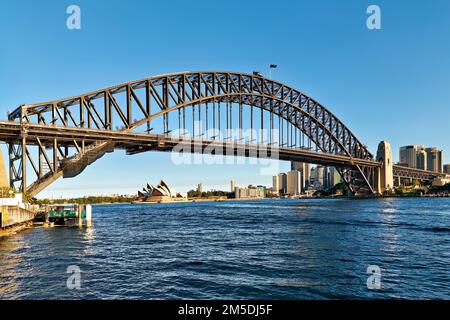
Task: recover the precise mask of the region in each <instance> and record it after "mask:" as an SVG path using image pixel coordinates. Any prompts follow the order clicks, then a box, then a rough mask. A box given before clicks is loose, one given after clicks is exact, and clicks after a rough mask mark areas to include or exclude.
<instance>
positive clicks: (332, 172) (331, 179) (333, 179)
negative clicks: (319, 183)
mask: <svg viewBox="0 0 450 320" xmlns="http://www.w3.org/2000/svg"><path fill="white" fill-rule="evenodd" d="M327 179H328V181H327V183H326V188H329V189H331V188H333V187H334V186H335V185H337V184H339V183H341V182H342V181H343V180H342V177H341V175H340V174H339V172H338V171H337V170H336V168H335V167H331V168H328V176H327Z"/></svg>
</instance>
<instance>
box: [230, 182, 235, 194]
mask: <svg viewBox="0 0 450 320" xmlns="http://www.w3.org/2000/svg"><path fill="white" fill-rule="evenodd" d="M235 187H236V181H234V179H232V180H231V181H230V190H231V192H234V189H235Z"/></svg>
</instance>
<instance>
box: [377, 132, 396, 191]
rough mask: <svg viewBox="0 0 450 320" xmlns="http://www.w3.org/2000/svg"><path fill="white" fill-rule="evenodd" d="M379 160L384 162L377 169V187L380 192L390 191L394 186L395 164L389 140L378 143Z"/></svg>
mask: <svg viewBox="0 0 450 320" xmlns="http://www.w3.org/2000/svg"><path fill="white" fill-rule="evenodd" d="M377 160H378V161H380V162H381V163H382V166H381V168H379V169H378V170H377V175H378V177H377V178H376V183H377V186H376V189H377V191H378V193H379V194H383V193H384V192H385V191H389V190H391V189H392V188H393V187H394V167H393V166H394V164H393V161H392V147H391V144H390V143H389V142H387V141H381V142H380V143H379V144H378V150H377Z"/></svg>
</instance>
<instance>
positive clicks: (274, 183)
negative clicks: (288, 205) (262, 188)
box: [272, 175, 280, 194]
mask: <svg viewBox="0 0 450 320" xmlns="http://www.w3.org/2000/svg"><path fill="white" fill-rule="evenodd" d="M279 181H280V180H279V179H278V175H276V176H273V177H272V190H273V192H274V193H275V194H279V193H280V183H279Z"/></svg>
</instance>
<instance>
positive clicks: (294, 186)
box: [286, 170, 302, 196]
mask: <svg viewBox="0 0 450 320" xmlns="http://www.w3.org/2000/svg"><path fill="white" fill-rule="evenodd" d="M286 178H287V181H286V194H288V195H291V196H296V195H299V194H301V193H302V173H301V172H300V171H298V170H293V171H289V172H288V173H287V175H286Z"/></svg>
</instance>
